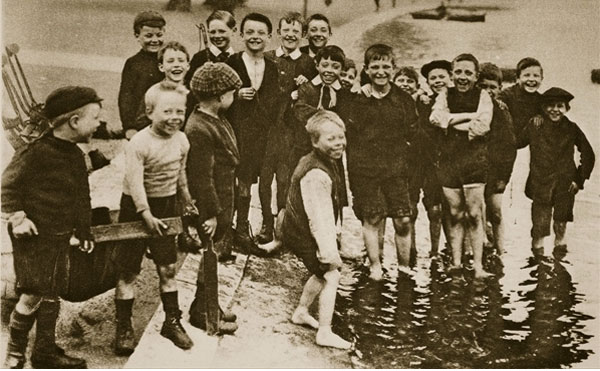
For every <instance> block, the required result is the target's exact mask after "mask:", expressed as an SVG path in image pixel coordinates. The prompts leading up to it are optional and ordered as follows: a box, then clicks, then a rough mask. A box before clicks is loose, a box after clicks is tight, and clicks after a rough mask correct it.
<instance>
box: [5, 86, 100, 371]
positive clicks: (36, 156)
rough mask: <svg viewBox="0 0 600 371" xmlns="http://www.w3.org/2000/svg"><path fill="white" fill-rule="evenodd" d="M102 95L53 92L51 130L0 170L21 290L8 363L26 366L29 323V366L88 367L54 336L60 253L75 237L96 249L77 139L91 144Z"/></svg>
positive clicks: (48, 108) (47, 112)
mask: <svg viewBox="0 0 600 371" xmlns="http://www.w3.org/2000/svg"><path fill="white" fill-rule="evenodd" d="M101 101H102V99H101V98H99V97H98V95H97V94H96V92H95V91H94V90H93V89H91V88H87V87H81V86H68V87H64V88H60V89H57V90H55V91H53V92H52V93H50V95H49V96H48V98H47V99H46V103H45V106H44V110H43V114H44V116H45V117H46V118H48V119H49V120H50V121H51V123H52V124H51V126H52V130H51V132H50V133H48V134H47V135H45V136H43V137H42V138H40V139H39V140H38V141H35V142H33V143H31V144H30V145H29V146H27V147H25V148H24V150H23V151H22V152H18V153H16V154H15V155H14V156H13V158H12V161H11V162H10V164H9V165H8V167H7V168H6V169H5V171H4V173H3V175H2V213H3V217H6V218H7V219H8V222H9V233H10V235H11V241H12V245H13V253H14V265H15V273H16V278H17V285H18V287H19V292H20V293H21V294H20V297H19V302H18V303H17V305H16V307H15V309H14V310H13V312H12V314H11V316H10V324H9V327H10V335H9V340H8V346H7V356H6V359H5V364H4V367H5V368H23V365H24V363H25V350H26V349H27V342H28V340H29V339H28V337H29V330H30V329H31V327H32V326H33V323H34V321H37V329H36V339H35V344H34V346H33V351H32V355H31V364H32V365H33V367H35V368H85V367H86V362H85V360H83V359H79V358H75V357H70V356H68V355H66V354H65V353H64V350H63V349H61V348H59V347H58V345H56V343H55V337H56V321H57V318H58V314H59V311H60V299H59V298H58V295H59V293H60V290H61V284H60V282H61V281H62V280H63V275H64V272H65V271H64V270H65V269H67V267H66V266H65V262H64V261H62V260H61V252H63V251H64V250H65V249H68V248H69V245H70V244H71V243H70V242H71V241H70V240H71V239H73V241H74V242H75V241H76V240H75V239H74V238H75V237H76V239H77V240H78V241H76V242H77V243H78V244H79V245H80V249H81V250H82V251H84V252H91V251H92V250H93V248H94V243H93V236H92V235H91V233H90V225H91V213H92V212H91V205H90V190H89V185H88V172H87V169H86V165H85V160H84V155H83V152H81V150H80V149H79V148H78V146H77V143H84V142H88V141H89V139H90V138H91V136H92V134H93V133H94V132H95V131H96V129H97V128H98V126H99V125H100V121H99V115H100V112H101V104H100V102H101ZM73 234H74V237H73Z"/></svg>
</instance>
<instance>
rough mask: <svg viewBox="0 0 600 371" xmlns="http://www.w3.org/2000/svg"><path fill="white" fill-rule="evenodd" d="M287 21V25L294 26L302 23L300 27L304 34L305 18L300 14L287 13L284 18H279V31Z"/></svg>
mask: <svg viewBox="0 0 600 371" xmlns="http://www.w3.org/2000/svg"><path fill="white" fill-rule="evenodd" d="M283 21H285V22H286V23H289V24H293V23H294V22H298V23H300V27H301V29H302V33H304V26H305V25H304V17H303V16H302V14H300V13H299V12H287V13H285V14H284V16H283V17H281V18H279V25H278V26H277V27H279V29H281V23H282V22H283Z"/></svg>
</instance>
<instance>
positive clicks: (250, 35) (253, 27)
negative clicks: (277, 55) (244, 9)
mask: <svg viewBox="0 0 600 371" xmlns="http://www.w3.org/2000/svg"><path fill="white" fill-rule="evenodd" d="M270 38H271V34H269V29H268V28H267V25H266V24H264V23H262V22H257V21H251V20H249V21H246V23H244V29H243V30H242V39H243V40H244V44H245V45H246V49H247V50H248V51H250V52H261V51H263V50H265V48H266V46H267V41H269V39H270Z"/></svg>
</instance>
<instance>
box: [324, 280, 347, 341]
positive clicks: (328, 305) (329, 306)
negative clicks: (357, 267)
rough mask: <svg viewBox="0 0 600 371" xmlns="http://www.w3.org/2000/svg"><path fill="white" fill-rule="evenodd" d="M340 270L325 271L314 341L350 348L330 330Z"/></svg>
mask: <svg viewBox="0 0 600 371" xmlns="http://www.w3.org/2000/svg"><path fill="white" fill-rule="evenodd" d="M340 276H341V274H340V272H339V271H338V270H337V269H335V270H332V271H329V272H327V273H325V275H324V276H323V277H324V278H325V285H324V286H323V289H322V290H321V294H320V295H319V330H318V331H317V337H316V342H317V344H318V345H321V346H324V347H333V348H338V349H350V345H351V344H350V343H349V342H347V341H346V340H344V339H342V338H341V337H339V336H338V335H336V334H334V333H333V331H332V330H331V320H332V318H333V310H334V308H335V297H336V295H337V288H338V284H339V282H340Z"/></svg>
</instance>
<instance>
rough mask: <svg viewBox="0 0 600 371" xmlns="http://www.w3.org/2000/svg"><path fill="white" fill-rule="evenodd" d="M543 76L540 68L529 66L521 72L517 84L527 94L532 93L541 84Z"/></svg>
mask: <svg viewBox="0 0 600 371" xmlns="http://www.w3.org/2000/svg"><path fill="white" fill-rule="evenodd" d="M543 78H544V76H543V74H542V68H541V67H540V66H530V67H527V68H524V69H523V70H521V73H520V74H519V80H518V84H519V86H520V87H521V88H522V89H524V90H525V91H526V92H528V93H534V92H536V91H537V90H538V89H539V88H540V85H541V84H542V80H543Z"/></svg>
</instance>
